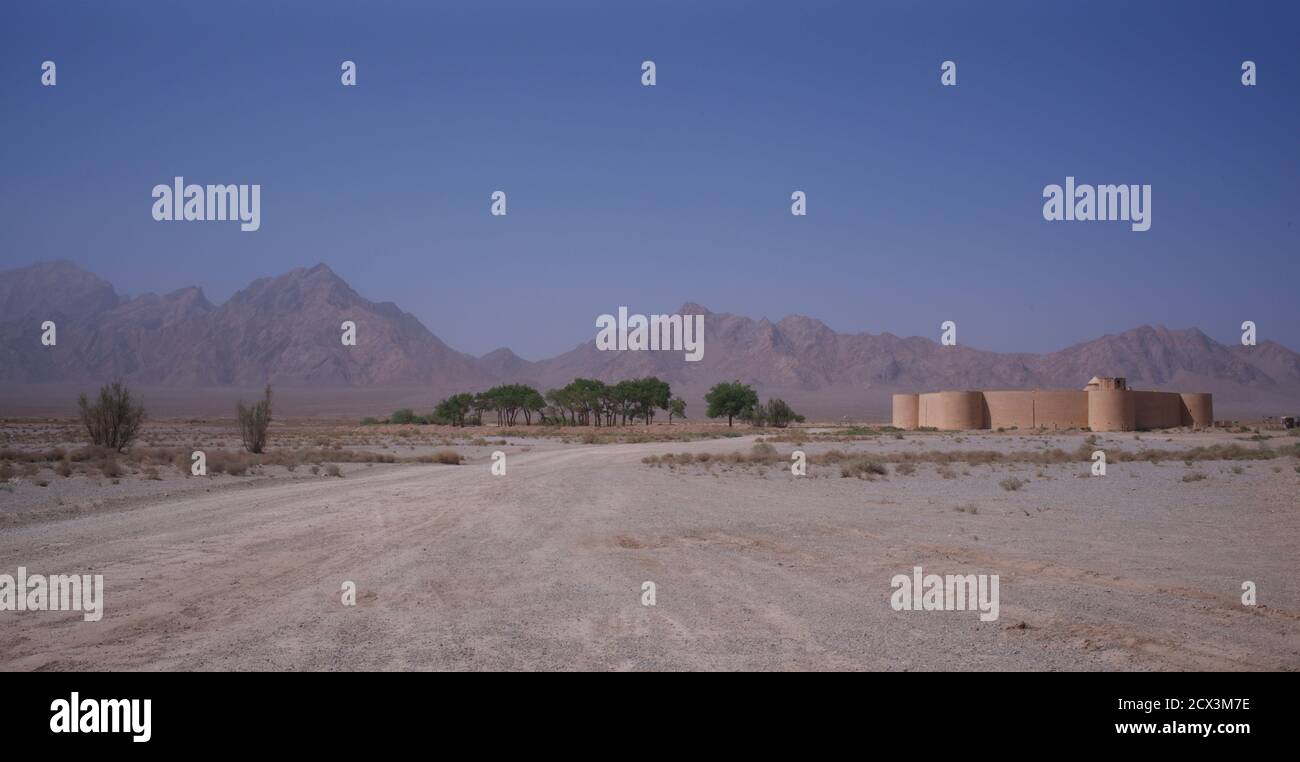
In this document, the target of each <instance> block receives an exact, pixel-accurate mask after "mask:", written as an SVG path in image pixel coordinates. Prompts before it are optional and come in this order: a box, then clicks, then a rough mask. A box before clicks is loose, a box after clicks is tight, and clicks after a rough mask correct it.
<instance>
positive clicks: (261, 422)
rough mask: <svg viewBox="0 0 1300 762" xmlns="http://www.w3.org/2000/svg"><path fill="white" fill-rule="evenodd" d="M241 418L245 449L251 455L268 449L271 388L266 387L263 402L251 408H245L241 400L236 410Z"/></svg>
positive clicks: (240, 425) (241, 435)
mask: <svg viewBox="0 0 1300 762" xmlns="http://www.w3.org/2000/svg"><path fill="white" fill-rule="evenodd" d="M235 413H236V415H237V416H238V418H239V436H240V437H241V438H242V439H243V440H244V449H245V450H248V451H249V452H251V453H260V452H262V450H263V449H265V448H266V435H267V430H268V429H270V428H271V387H270V386H267V387H266V392H265V394H264V396H263V397H262V400H261V401H260V402H258V403H257V404H256V405H253V406H252V407H251V408H249V407H244V402H243V401H242V400H241V401H240V402H239V404H238V405H237V406H236V408H235Z"/></svg>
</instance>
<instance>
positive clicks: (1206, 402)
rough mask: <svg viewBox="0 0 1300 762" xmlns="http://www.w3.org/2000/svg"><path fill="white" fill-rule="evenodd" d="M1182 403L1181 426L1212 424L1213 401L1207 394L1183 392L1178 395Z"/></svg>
mask: <svg viewBox="0 0 1300 762" xmlns="http://www.w3.org/2000/svg"><path fill="white" fill-rule="evenodd" d="M1178 396H1179V398H1180V399H1181V401H1182V403H1183V416H1182V418H1183V420H1182V424H1181V425H1183V426H1197V427H1203V428H1209V427H1210V426H1213V425H1214V401H1213V398H1212V397H1211V395H1209V394H1197V393H1192V392H1184V393H1183V394H1180V395H1178Z"/></svg>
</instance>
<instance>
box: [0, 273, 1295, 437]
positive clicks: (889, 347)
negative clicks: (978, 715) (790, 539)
mask: <svg viewBox="0 0 1300 762" xmlns="http://www.w3.org/2000/svg"><path fill="white" fill-rule="evenodd" d="M681 312H682V313H684V314H698V315H704V320H705V353H704V359H703V360H701V361H700V362H694V363H688V362H685V361H684V359H683V356H682V353H681V352H602V351H598V350H597V349H596V347H595V343H594V340H589V341H587V342H585V343H583V344H580V345H578V346H577V347H575V348H574V349H573V350H571V351H569V352H566V353H564V354H561V355H559V356H557V357H553V358H550V359H547V360H542V361H538V362H530V361H527V360H524V359H522V358H520V357H518V356H517V355H515V353H514V352H512V351H511V350H509V349H506V348H501V349H497V350H495V351H493V352H490V353H488V354H487V355H484V356H483V357H474V356H472V355H468V354H465V353H462V352H458V351H456V350H454V349H452V348H450V347H448V346H447V345H446V344H444V343H443V342H442V341H441V340H440V339H439V338H438V337H437V336H435V335H434V334H433V333H432V332H430V331H429V330H428V329H427V328H426V327H425V326H424V325H422V324H421V323H420V321H419V320H417V319H416V318H415V317H414V316H412V315H410V314H409V313H406V312H403V311H402V310H401V309H399V308H398V307H397V306H396V305H394V304H392V303H389V302H372V301H369V300H367V299H365V298H363V297H362V296H360V295H359V294H357V293H356V291H354V290H353V289H352V288H351V287H350V286H349V285H348V284H347V283H346V282H344V281H343V280H342V279H341V278H339V277H338V276H337V275H336V274H334V272H333V271H331V270H330V269H329V268H328V267H326V266H325V265H317V266H315V267H312V268H310V269H297V270H292V271H290V272H287V273H284V274H283V275H279V276H277V277H273V278H262V279H259V280H256V281H254V282H253V283H251V284H249V285H248V287H247V288H245V289H243V290H241V291H239V292H238V293H236V294H235V295H234V296H232V297H231V298H230V300H229V301H227V302H226V303H225V304H222V305H219V306H218V305H213V304H212V303H211V302H209V301H208V300H207V299H206V298H205V297H204V296H203V292H202V291H201V290H200V289H199V288H197V287H190V288H184V289H181V290H179V291H175V292H172V293H170V294H165V295H156V294H145V295H143V296H139V297H135V298H133V299H127V298H125V297H122V296H120V295H119V294H118V293H117V292H116V291H115V290H114V288H113V286H112V285H111V284H109V283H108V282H107V281H105V280H103V279H102V278H99V277H98V276H96V275H94V274H92V273H89V272H87V271H85V270H83V269H81V268H79V267H77V266H76V265H75V264H73V263H71V262H66V261H58V262H48V263H41V264H36V265H32V266H30V267H24V268H20V269H16V270H10V271H7V272H3V273H0V384H6V385H32V384H52V385H53V384H62V385H69V384H81V385H84V384H93V383H100V382H103V381H107V380H111V379H115V378H121V379H124V380H126V381H128V382H131V383H133V384H137V385H140V386H145V387H168V388H175V389H187V388H205V387H239V388H254V387H257V386H260V385H262V384H265V383H271V384H274V385H277V386H283V387H290V388H311V389H314V388H320V389H339V390H346V389H349V388H358V387H406V388H410V387H422V388H428V389H429V393H430V394H431V395H433V394H444V393H447V392H449V391H452V390H460V389H468V390H474V389H479V388H483V387H486V386H488V385H491V384H493V383H498V382H501V381H524V382H529V383H533V384H535V385H537V386H539V387H541V388H542V389H543V390H545V389H546V388H551V387H555V386H560V385H563V384H565V383H567V382H568V381H570V380H572V379H573V378H577V377H589V378H599V379H602V380H607V381H612V380H618V379H622V378H629V377H635V376H644V375H657V376H660V377H662V378H665V379H667V380H668V381H670V382H672V383H673V384H674V385H675V387H677V388H678V389H680V390H681V391H683V392H684V393H686V394H687V395H691V396H694V397H698V396H700V395H702V394H703V391H704V390H705V389H707V388H708V386H710V385H711V384H713V383H715V382H717V381H720V380H729V379H740V380H742V381H745V382H748V383H752V384H754V385H756V386H757V387H759V389H760V391H763V392H764V393H767V394H772V393H779V394H783V395H786V396H787V397H788V398H789V399H791V401H792V402H794V401H798V402H800V404H803V405H804V406H805V408H808V409H809V411H810V412H812V413H815V414H818V415H826V416H829V415H836V414H853V413H854V412H855V411H859V410H861V409H862V407H863V406H864V405H865V406H868V407H872V408H873V409H879V408H880V407H881V405H883V404H885V402H882V400H885V401H887V395H888V393H889V392H892V391H897V390H907V391H932V390H938V389H1023V388H1064V389H1078V388H1081V387H1082V386H1083V384H1084V383H1085V382H1087V380H1088V379H1089V378H1090V377H1092V376H1093V375H1117V376H1126V377H1127V378H1128V379H1129V382H1130V385H1131V386H1134V387H1137V388H1148V389H1181V390H1186V391H1211V392H1214V393H1216V394H1217V395H1220V396H1221V397H1222V399H1223V400H1224V401H1228V402H1230V403H1232V404H1236V405H1237V406H1239V407H1241V408H1244V409H1254V408H1258V409H1259V410H1261V411H1264V412H1277V411H1275V410H1273V408H1274V407H1277V406H1278V405H1283V404H1287V403H1289V402H1295V401H1296V400H1300V355H1298V354H1296V353H1295V352H1293V351H1291V350H1289V349H1287V348H1285V347H1283V346H1281V345H1279V344H1276V343H1273V342H1267V341H1266V342H1263V343H1261V344H1260V345H1259V346H1256V347H1242V346H1227V345H1224V344H1220V343H1218V342H1216V341H1214V340H1213V339H1211V338H1210V337H1208V336H1206V335H1205V334H1204V333H1202V332H1201V331H1199V330H1197V329H1195V328H1189V329H1182V330H1172V329H1168V328H1164V327H1151V326H1140V327H1137V328H1133V329H1131V330H1128V331H1124V332H1123V333H1119V334H1113V335H1106V336H1102V337H1100V338H1097V339H1093V340H1092V341H1087V342H1084V343H1081V344H1076V345H1074V346H1071V347H1067V348H1065V349H1062V350H1059V351H1057V352H1051V353H1048V354H1026V353H1012V354H1008V353H998V352H987V351H982V350H978V349H972V348H969V347H965V346H957V347H944V346H940V345H939V344H938V343H937V342H935V341H932V340H930V339H924V338H918V337H911V338H900V337H898V336H894V335H892V334H889V333H884V334H879V335H874V334H867V333H859V334H842V333H836V332H835V331H833V330H831V329H830V328H829V327H827V326H826V325H825V324H824V323H822V322H821V321H819V320H816V319H813V318H809V317H803V316H799V315H791V316H788V317H785V318H783V319H782V320H780V321H779V322H776V323H773V322H770V321H768V320H766V319H757V320H756V319H752V318H748V317H743V316H739V315H729V314H720V313H713V312H709V311H708V310H707V309H705V308H704V307H701V306H699V305H696V304H686V305H683V307H682V309H681ZM593 318H594V316H593ZM44 320H54V321H55V322H56V323H57V324H58V345H57V346H56V347H53V348H50V347H43V346H41V344H40V341H39V337H40V330H39V329H40V324H41V322H42V321H44ZM345 320H351V321H354V322H355V323H356V324H357V331H358V343H357V346H355V347H345V346H343V345H342V343H341V342H340V340H339V336H340V324H341V323H342V322H343V321H345ZM594 335H595V331H594V328H593V331H592V336H593V339H594ZM841 411H842V413H841ZM698 415H699V413H698V411H697V412H696V413H695V414H694V416H693V417H698Z"/></svg>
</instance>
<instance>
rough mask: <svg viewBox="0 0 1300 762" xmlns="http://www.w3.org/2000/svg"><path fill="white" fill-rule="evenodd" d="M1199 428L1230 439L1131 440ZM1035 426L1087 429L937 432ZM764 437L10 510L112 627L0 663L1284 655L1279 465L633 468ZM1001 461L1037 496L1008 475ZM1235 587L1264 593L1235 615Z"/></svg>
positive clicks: (1291, 613) (587, 662)
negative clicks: (894, 599) (94, 579)
mask: <svg viewBox="0 0 1300 762" xmlns="http://www.w3.org/2000/svg"><path fill="white" fill-rule="evenodd" d="M1132 436H1133V435H1119V436H1118V438H1117V440H1116V442H1115V444H1116V445H1118V444H1123V445H1124V446H1125V447H1127V448H1130V449H1132V448H1133V447H1134V446H1136V445H1138V444H1139V443H1138V442H1135V441H1131V440H1132ZM1198 436H1199V437H1201V439H1205V438H1206V437H1210V438H1213V437H1215V436H1219V437H1220V439H1222V435H1194V434H1183V435H1179V437H1170V438H1166V437H1163V436H1159V437H1148V436H1146V435H1143V438H1144V439H1145V440H1148V441H1149V444H1150V445H1151V446H1161V447H1171V448H1172V447H1185V446H1190V445H1192V444H1197V443H1200V442H1199V440H1197V437H1198ZM1166 439H1177V441H1176V442H1170V441H1166ZM958 440H960V441H958ZM1152 440H1153V441H1152ZM1044 441H1050V442H1052V444H1053V446H1062V447H1064V448H1066V449H1070V448H1072V447H1074V446H1077V444H1078V443H1079V442H1080V441H1082V435H1079V436H1077V437H1075V438H1070V437H1064V436H1062V437H1031V436H1024V437H1019V436H1012V435H1005V436H1002V437H1000V438H998V437H996V436H993V435H985V436H975V437H956V438H954V437H945V438H944V443H945V445H946V446H948V447H951V448H960V447H989V446H990V443H991V442H993V443H996V444H997V445H998V446H1001V447H1004V448H1014V447H1040V446H1043V442H1044ZM753 442H754V440H753V438H752V437H744V438H739V439H729V440H712V441H696V442H690V443H681V442H648V443H634V444H602V445H581V444H576V443H570V444H565V443H561V442H551V443H546V444H542V445H535V444H530V445H529V448H530V449H528V450H527V451H525V450H524V448H523V447H520V446H517V445H512V446H510V447H503V448H502V449H504V450H506V451H507V452H508V453H509V454H508V456H507V457H508V460H507V474H506V475H505V476H493V475H492V474H491V473H490V460H489V458H488V453H487V452H486V451H483V452H476V453H471V455H472V456H473V459H472V460H471V462H469V463H468V464H466V465H462V466H437V465H429V464H403V465H388V464H378V465H374V466H366V465H364V464H350V465H348V466H347V467H346V468H345V469H344V478H342V479H338V478H322V477H310V476H306V475H303V474H294V475H288V476H287V477H286V478H246V479H243V480H240V479H238V478H236V477H226V481H224V482H217V481H213V482H207V483H204V482H206V481H207V480H184V479H182V480H181V481H182V482H186V481H188V482H189V483H188V484H186V485H183V486H182V485H172V486H170V487H167V488H163V487H152V488H151V489H155V490H157V494H149V495H133V496H132V497H131V499H129V500H125V501H121V502H119V503H116V504H111V505H106V507H105V509H104V510H90V511H87V510H84V508H83V509H78V508H76V507H75V506H70V507H68V509H67V511H65V512H63V513H61V514H60V513H58V512H54V513H53V514H52V515H50V516H39V517H36V518H30V519H29V520H27V521H24V522H20V523H12V524H9V525H0V573H7V574H14V573H15V571H16V567H17V566H19V565H23V566H25V567H27V568H28V570H29V573H45V574H58V573H67V574H72V573H100V574H103V575H104V576H105V581H106V588H107V591H106V606H105V608H106V613H105V616H104V618H103V620H102V621H99V622H84V621H83V620H82V617H81V615H80V614H79V613H70V612H21V613H20V612H10V611H5V612H0V643H3V644H4V647H3V649H0V669H6V670H85V669H98V670H122V669H128V670H209V669H238V670H244V669H253V670H257V669H311V670H350V669H381V670H402V669H418V670H428V669H598V670H623V669H664V670H681V669H728V670H735V669H889V670H927V669H945V670H1060V669H1070V670H1111V669H1124V670H1151V669H1158V670H1199V669H1212V670H1241V669H1254V670H1296V669H1300V584H1298V583H1297V579H1296V575H1297V574H1300V542H1298V541H1300V501H1298V500H1297V497H1296V494H1297V487H1300V474H1297V473H1296V471H1295V466H1296V462H1297V461H1296V459H1294V458H1287V459H1278V460H1275V461H1251V462H1245V463H1229V462H1205V463H1196V464H1193V465H1192V466H1187V465H1185V464H1183V463H1182V462H1175V463H1168V462H1166V463H1163V464H1152V463H1136V462H1135V463H1112V464H1111V465H1110V467H1109V473H1108V475H1107V476H1105V477H1088V476H1085V474H1086V473H1087V465H1086V464H1083V463H1068V464H1061V465H1050V466H1035V465H1020V466H1007V465H1002V466H987V465H986V466H956V470H957V472H958V475H957V476H956V477H955V478H944V477H943V476H941V475H940V473H939V471H938V469H937V468H936V467H935V466H932V465H921V466H919V467H918V469H917V471H916V473H915V474H913V475H911V476H904V475H901V474H897V473H893V474H891V475H889V476H888V477H886V478H883V479H878V480H875V481H864V480H859V479H852V478H840V477H839V473H838V469H835V468H832V467H830V466H824V467H820V468H819V467H817V466H812V467H810V473H809V475H808V476H807V477H803V478H796V477H793V476H791V475H790V474H789V472H788V470H785V469H782V468H777V467H773V468H768V469H762V468H758V469H751V468H746V467H728V466H719V467H716V468H712V469H705V468H703V467H700V468H696V467H693V466H687V467H675V468H667V467H656V466H651V465H646V464H644V463H642V458H643V457H645V456H647V455H658V454H663V453H668V452H673V453H681V452H697V453H699V452H710V453H718V452H727V451H732V450H739V451H747V450H748V449H749V448H750V446H751V445H752V444H753ZM933 446H935V439H931V440H925V439H924V437H911V436H909V437H908V438H906V439H902V440H895V439H893V438H888V437H886V438H877V439H872V440H866V441H862V442H858V443H854V444H852V445H845V444H842V443H838V444H837V443H816V444H813V443H809V444H808V445H806V446H805V447H804V449H805V450H807V451H809V452H817V451H819V450H824V449H828V448H830V447H839V448H841V449H845V448H846V447H851V448H853V449H855V450H861V451H863V452H873V451H878V452H885V451H890V450H896V449H903V448H914V449H921V448H922V447H925V448H929V447H933ZM777 447H778V449H779V450H780V451H781V452H782V453H785V452H788V451H789V450H791V449H794V445H790V444H780V443H778V444H777ZM486 449H487V450H491V449H492V448H491V447H489V448H486ZM1234 466H1237V467H1238V469H1239V471H1240V472H1239V473H1238V472H1237V471H1234V470H1233V467H1234ZM1189 472H1199V473H1202V474H1204V475H1205V476H1206V477H1207V478H1205V479H1204V480H1201V481H1196V482H1185V481H1183V477H1184V476H1185V475H1186V474H1188V473H1189ZM1013 475H1014V476H1017V477H1018V478H1023V479H1026V480H1027V481H1028V484H1027V485H1026V486H1024V487H1023V488H1022V489H1020V490H1017V491H1014V492H1010V491H1006V490H1004V489H1003V488H1001V487H999V485H998V482H999V481H1000V480H1002V479H1005V478H1007V477H1008V476H1013ZM949 476H950V477H951V476H952V474H951V473H950V474H949ZM77 478H80V477H73V480H69V482H71V481H74V480H75V479H77ZM49 488H57V485H53V484H52V485H51V486H50V487H49ZM49 488H38V487H33V486H30V485H27V486H20V487H19V488H18V489H15V490H13V491H11V492H9V493H6V494H0V501H5V500H9V499H12V500H13V501H16V500H17V499H18V498H23V499H27V500H30V498H27V497H24V495H27V494H29V493H32V492H33V491H35V490H38V489H49ZM38 494H43V493H38ZM959 507H962V508H963V510H960V511H959V510H957V508H959ZM972 507H973V508H974V509H975V510H974V511H971V510H970V509H971V508H972ZM915 565H920V566H922V567H923V568H924V569H925V571H926V573H938V574H956V573H968V572H969V573H977V574H981V573H982V574H998V575H999V576H1000V582H1001V585H1000V603H1001V612H1000V618H999V619H998V620H997V621H994V622H981V621H980V620H979V618H978V615H977V613H976V612H970V611H941V612H923V611H915V612H913V611H902V612H899V611H894V610H893V609H891V607H890V606H889V596H890V593H891V592H892V589H891V587H890V580H891V578H892V577H893V576H894V575H895V574H900V573H902V574H907V573H910V571H911V569H912V567H913V566H915ZM345 580H350V581H353V582H355V583H356V586H357V590H358V602H357V605H356V606H354V607H348V606H344V605H343V604H342V602H341V593H340V590H341V585H342V583H343V582H344V581H345ZM1244 580H1250V581H1253V582H1254V583H1255V584H1256V586H1257V590H1258V600H1259V603H1260V604H1261V605H1259V606H1256V607H1248V606H1243V605H1242V603H1241V600H1240V596H1241V583H1242V581H1244ZM645 581H652V582H654V583H655V585H656V605H655V606H653V607H649V606H643V605H642V604H641V595H642V583H643V582H645Z"/></svg>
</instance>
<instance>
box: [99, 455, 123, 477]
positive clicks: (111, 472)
mask: <svg viewBox="0 0 1300 762" xmlns="http://www.w3.org/2000/svg"><path fill="white" fill-rule="evenodd" d="M99 472H100V473H102V474H103V475H104V476H107V477H109V478H110V479H112V478H115V477H118V476H121V475H122V466H121V465H119V464H118V462H117V458H114V457H113V456H111V455H110V456H109V457H107V458H104V462H103V463H101V464H100V465H99Z"/></svg>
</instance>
